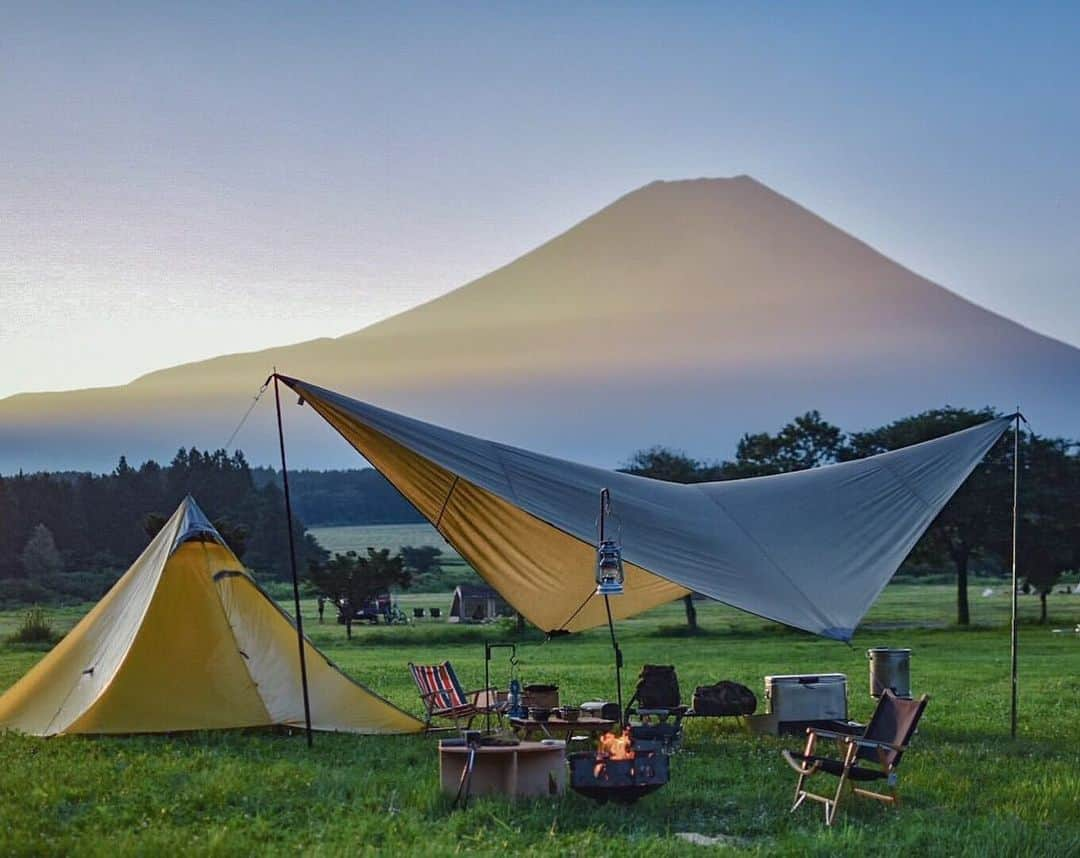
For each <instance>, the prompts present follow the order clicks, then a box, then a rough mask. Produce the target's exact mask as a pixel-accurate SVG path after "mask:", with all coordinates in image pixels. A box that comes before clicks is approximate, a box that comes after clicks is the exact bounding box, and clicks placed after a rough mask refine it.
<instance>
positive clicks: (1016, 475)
mask: <svg viewBox="0 0 1080 858" xmlns="http://www.w3.org/2000/svg"><path fill="white" fill-rule="evenodd" d="M1012 512H1013V520H1012V620H1011V623H1010V650H1011V652H1010V656H1011V663H1010V681H1011V692H1012V707H1011V710H1010V713H1009V735H1010V736H1012V738H1014V739H1015V738H1016V691H1017V680H1016V655H1017V638H1016V623H1017V616H1016V614H1017V596H1016V583H1017V581H1016V578H1017V572H1016V546H1017V542H1018V539H1017V534H1018V529H1019V519H1020V406H1017V407H1016V425H1015V427H1014V428H1013V510H1012Z"/></svg>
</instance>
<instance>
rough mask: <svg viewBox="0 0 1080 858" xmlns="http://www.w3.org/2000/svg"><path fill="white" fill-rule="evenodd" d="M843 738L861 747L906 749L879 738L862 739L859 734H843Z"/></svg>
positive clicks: (891, 749) (903, 746) (892, 749)
mask: <svg viewBox="0 0 1080 858" xmlns="http://www.w3.org/2000/svg"><path fill="white" fill-rule="evenodd" d="M844 739H845V740H846V741H847V742H850V743H851V744H853V745H859V746H860V747H863V748H888V749H889V750H890V751H905V750H907V747H906V746H905V745H894V744H893V743H892V742H883V741H882V740H881V739H864V738H862V737H861V736H845V737H844Z"/></svg>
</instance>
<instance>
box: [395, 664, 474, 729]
mask: <svg viewBox="0 0 1080 858" xmlns="http://www.w3.org/2000/svg"><path fill="white" fill-rule="evenodd" d="M409 671H410V672H411V673H412V678H413V681H414V682H416V687H417V689H419V691H420V699H421V700H422V701H423V702H424V708H425V710H426V716H425V719H424V724H425V726H426V727H428V728H429V729H430V727H431V719H432V718H447V719H449V720H451V721H453V722H454V726H455V727H457V728H458V729H461V726H462V723H464V725H465V729H466V730H467V729H469V727H470V726H472V722H473V719H474V718H475V717H476V716H477V715H481V714H483V712H484V710H483V708H481V707H480V705H479V700H480V695H484V699H485V700H486V699H489V698H490V697H491V696H492V695H489V694H485V691H484V689H480V690H478V691H465V690H464V689H463V688H462V686H461V683H460V682H459V681H458V678H457V674H456V673H454V667H453V665H451V664H450V662H448V661H444V662H443V663H442V664H435V665H424V664H413V663H412V662H409ZM488 691H489V692H490V691H491V689H488Z"/></svg>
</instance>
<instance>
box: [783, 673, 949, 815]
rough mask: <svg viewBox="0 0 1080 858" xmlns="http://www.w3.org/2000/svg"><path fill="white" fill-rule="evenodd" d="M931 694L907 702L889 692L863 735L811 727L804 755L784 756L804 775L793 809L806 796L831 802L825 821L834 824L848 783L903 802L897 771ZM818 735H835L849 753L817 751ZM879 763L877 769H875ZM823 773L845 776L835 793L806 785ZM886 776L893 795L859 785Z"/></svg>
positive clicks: (865, 793)
mask: <svg viewBox="0 0 1080 858" xmlns="http://www.w3.org/2000/svg"><path fill="white" fill-rule="evenodd" d="M929 700H930V698H929V697H928V696H926V695H923V696H922V697H920V698H919V699H918V700H902V699H901V698H899V697H897V696H896V695H895V694H893V693H892V691H889V690H886V691H885V692H884V693H883V694H882V695H881V699H880V700H878V705H877V709H875V710H874V715H873V717H872V718H871V719H870V723H869V724H868V725H867V726H866V730H865V731H864V732H863V733H862V735H855V734H848V733H841V732H836V731H833V730H821V729H818V728H817V727H807V728H806V733H807V737H806V748H805V749H804V750H803V752H802V753H801V754H798V753H793V752H791V751H783V752H782V753H783V755H784V759H785V760H787V762H788V765H790V766H791V767H792V768H793V769H794V770H795V771H796V773H797V774H798V776H799V778H798V781H797V782H796V784H795V803H794V804H793V805H792V806H791V810H792V812H794V811H795V810H796V808H798V806H799V805H800V804H802V803H803V801H804V800H806V799H808V798H809V799H812V800H813V801H818V802H821V803H822V804H824V805H825V824H826V825H832V824H833V820H834V819H836V810H837V808H838V807H839V806H840V798H841V795H842V793H843V790H844V787H845V786H849V785H850V786H851V787H852V791H853V792H854V793H855V794H856V795H861V796H865V797H867V798H872V799H875V800H877V801H883V802H887V803H889V804H896V803H899V801H900V797H899V795H898V794H897V791H896V782H897V776H896V769H897V767H898V766H899V765H900V759H901V757H902V756H903V754H904V751H906V750H907V746H908V743H909V742H910V741H911V737H912V736H913V735H914V733H915V728H916V727H917V726H918V724H919V719H920V718H921V717H922V714H923V710H924V709H926V704H927V703H928V702H929ZM818 739H835V740H836V741H837V742H839V744H840V748H841V750H842V751H843V754H842V757H841V758H840V759H835V758H832V757H823V756H820V755H819V754H816V753H815V750H816V744H817V740H818ZM867 764H871V765H873V766H876V768H874V767H871V765H867ZM818 772H824V773H826V774H830V775H833V776H835V777H838V778H839V779H840V782H839V783H838V784H837V786H836V792H835V793H834V794H833V795H832V796H827V795H818V794H817V793H812V792H810V791H809V790H808V789H806V781H807V780H808V779H809V778H811V777H813V776H814V775H816V774H817V773H818ZM879 780H883V781H885V782H886V784H887V785H888V787H889V790H890V791H889V793H880V792H874V791H872V790H869V789H866V788H865V787H856V786H854V784H855V783H872V782H874V781H879Z"/></svg>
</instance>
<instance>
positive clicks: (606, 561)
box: [596, 539, 625, 596]
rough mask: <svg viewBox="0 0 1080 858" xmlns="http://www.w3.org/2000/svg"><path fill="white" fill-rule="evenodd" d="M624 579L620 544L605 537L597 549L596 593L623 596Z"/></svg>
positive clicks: (598, 594)
mask: <svg viewBox="0 0 1080 858" xmlns="http://www.w3.org/2000/svg"><path fill="white" fill-rule="evenodd" d="M624 580H625V578H624V576H623V566H622V552H621V551H620V550H619V545H618V543H617V542H615V540H614V539H605V540H604V541H603V542H601V543H600V547H599V548H598V549H597V550H596V595H597V596H621V595H622V592H623V581H624Z"/></svg>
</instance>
